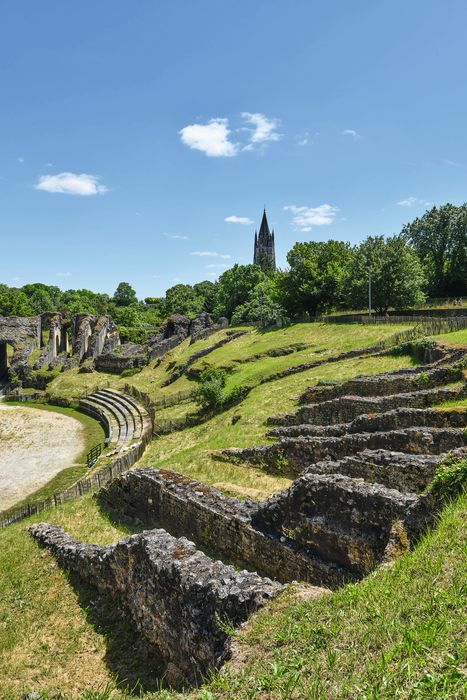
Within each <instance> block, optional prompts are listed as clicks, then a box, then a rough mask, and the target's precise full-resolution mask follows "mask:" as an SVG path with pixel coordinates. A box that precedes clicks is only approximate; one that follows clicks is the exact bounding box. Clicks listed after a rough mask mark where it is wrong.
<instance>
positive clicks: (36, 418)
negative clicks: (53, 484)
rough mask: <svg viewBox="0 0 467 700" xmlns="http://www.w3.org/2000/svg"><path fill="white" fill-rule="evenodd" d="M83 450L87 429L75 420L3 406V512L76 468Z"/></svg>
mask: <svg viewBox="0 0 467 700" xmlns="http://www.w3.org/2000/svg"><path fill="white" fill-rule="evenodd" d="M84 446H85V428H84V426H83V425H82V424H81V423H80V422H79V421H78V420H76V419H75V418H71V417H70V416H65V415H63V414H61V413H54V412H53V411H42V410H40V409H38V408H29V407H27V408H26V407H22V406H9V405H8V404H5V403H0V510H4V509H5V508H8V507H10V506H12V505H14V504H15V503H16V502H17V501H19V500H21V499H23V498H24V497H25V496H27V495H28V494H30V493H33V492H34V491H36V490H37V489H38V488H40V487H41V486H44V484H46V483H47V482H48V481H49V480H50V479H51V478H52V477H53V476H55V474H58V472H60V471H61V470H62V469H65V468H66V467H71V466H73V464H74V463H75V460H76V459H77V458H78V457H79V455H80V454H81V453H82V452H83V450H84Z"/></svg>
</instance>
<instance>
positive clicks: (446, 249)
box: [402, 204, 467, 297]
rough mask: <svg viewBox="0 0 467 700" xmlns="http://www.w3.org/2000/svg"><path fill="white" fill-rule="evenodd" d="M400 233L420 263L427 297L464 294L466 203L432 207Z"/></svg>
mask: <svg viewBox="0 0 467 700" xmlns="http://www.w3.org/2000/svg"><path fill="white" fill-rule="evenodd" d="M402 234H403V235H404V236H406V238H407V240H408V241H409V242H410V243H411V244H412V245H413V247H414V249H415V251H416V252H417V254H418V256H419V258H420V260H421V261H422V264H423V267H424V270H425V274H426V277H427V280H428V293H429V294H430V296H435V297H441V296H450V295H465V294H467V204H463V205H462V206H459V207H456V206H454V205H453V204H445V205H443V206H441V207H439V208H438V207H433V208H432V209H430V210H429V211H427V212H426V213H425V214H424V215H423V216H422V217H420V218H417V219H415V220H414V221H412V222H411V223H409V224H407V225H406V226H404V228H403V229H402Z"/></svg>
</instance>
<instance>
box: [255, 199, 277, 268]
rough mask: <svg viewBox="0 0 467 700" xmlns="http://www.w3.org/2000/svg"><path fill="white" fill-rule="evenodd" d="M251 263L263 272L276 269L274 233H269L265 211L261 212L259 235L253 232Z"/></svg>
mask: <svg viewBox="0 0 467 700" xmlns="http://www.w3.org/2000/svg"><path fill="white" fill-rule="evenodd" d="M253 263H254V264H255V265H259V266H260V267H261V269H263V270H264V271H265V272H266V271H267V270H275V269H276V251H275V247H274V231H272V233H271V232H270V231H269V224H268V219H267V216H266V209H265V210H264V212H263V218H262V219H261V226H260V228H259V233H258V232H257V231H255V252H254V257H253Z"/></svg>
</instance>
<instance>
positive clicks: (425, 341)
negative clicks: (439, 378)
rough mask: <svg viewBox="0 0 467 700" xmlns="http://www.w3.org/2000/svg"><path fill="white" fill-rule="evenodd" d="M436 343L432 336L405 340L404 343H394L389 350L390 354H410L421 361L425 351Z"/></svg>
mask: <svg viewBox="0 0 467 700" xmlns="http://www.w3.org/2000/svg"><path fill="white" fill-rule="evenodd" d="M435 345H436V340H435V339H434V338H419V339H418V340H407V341H406V342H405V343H399V344H398V345H395V346H394V347H393V348H392V350H391V355H411V356H412V357H415V358H416V359H417V360H419V362H423V361H424V359H425V355H426V352H427V351H428V350H431V349H432V348H433V347H434V346H435Z"/></svg>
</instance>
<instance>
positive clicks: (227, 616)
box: [31, 523, 282, 685]
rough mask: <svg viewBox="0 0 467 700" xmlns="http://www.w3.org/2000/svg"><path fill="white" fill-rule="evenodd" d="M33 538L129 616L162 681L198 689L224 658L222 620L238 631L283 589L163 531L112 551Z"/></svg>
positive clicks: (38, 528)
mask: <svg viewBox="0 0 467 700" xmlns="http://www.w3.org/2000/svg"><path fill="white" fill-rule="evenodd" d="M31 533H32V534H33V536H34V537H35V538H36V539H37V540H38V541H39V542H40V543H41V544H42V545H44V546H47V547H48V548H49V549H51V551H52V552H53V553H54V555H55V557H56V558H57V559H58V561H59V562H60V563H61V564H62V565H64V566H65V567H66V568H67V569H71V570H72V571H74V572H76V573H77V574H78V575H79V576H80V577H81V578H83V579H85V580H86V581H87V582H88V583H89V584H91V585H93V586H95V587H97V588H98V590H99V591H100V592H101V593H105V594H107V595H108V596H110V597H111V599H112V600H113V601H114V602H115V604H116V605H118V606H119V607H121V608H122V609H123V610H125V611H127V612H128V614H129V615H130V618H131V619H132V621H133V623H134V624H135V625H136V626H137V628H138V629H139V631H140V632H141V634H142V635H143V637H144V638H145V639H146V641H147V643H148V644H149V645H151V646H153V647H155V648H157V650H158V651H159V652H160V653H161V654H162V655H163V657H164V659H165V661H166V663H167V670H166V680H167V681H168V682H169V683H172V684H175V685H181V684H186V683H189V684H191V685H197V684H199V683H200V682H201V681H202V680H203V678H205V677H206V675H207V674H208V673H209V672H210V671H212V670H215V669H218V668H219V667H220V666H221V665H222V663H223V662H224V661H225V659H226V658H227V657H228V656H229V651H230V645H229V635H228V634H227V632H226V631H225V629H222V628H221V624H220V622H221V621H228V622H229V623H230V624H232V625H233V626H235V627H237V626H238V625H239V624H241V623H242V622H244V621H245V620H246V619H247V618H248V616H249V615H250V614H251V613H252V612H253V611H255V610H257V609H258V608H260V607H262V606H263V605H264V603H265V602H266V601H267V600H269V599H271V598H273V597H275V596H276V595H277V594H278V593H279V592H280V591H281V589H282V586H281V585H280V584H278V583H275V582H273V581H271V580H269V579H265V578H261V577H260V576H258V575H257V574H255V573H251V572H249V571H236V570H235V569H234V568H233V567H232V566H226V565H225V564H223V563H222V562H220V561H213V560H211V559H209V557H207V556H206V555H205V554H203V553H202V552H200V551H198V550H197V549H196V547H195V545H194V544H193V543H192V542H190V541H189V540H187V539H185V538H181V539H176V538H174V537H172V536H171V535H169V534H168V533H167V532H165V531H164V530H152V531H149V532H143V533H141V534H138V535H133V536H132V537H129V538H128V539H126V540H122V541H121V542H118V543H117V544H116V545H113V546H109V547H98V546H96V545H87V544H83V543H81V542H77V541H75V540H73V539H72V538H71V537H70V536H69V535H67V533H65V532H64V531H63V530H62V529H61V528H59V527H56V526H53V525H46V524H44V523H42V524H38V525H34V526H33V527H32V528H31Z"/></svg>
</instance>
